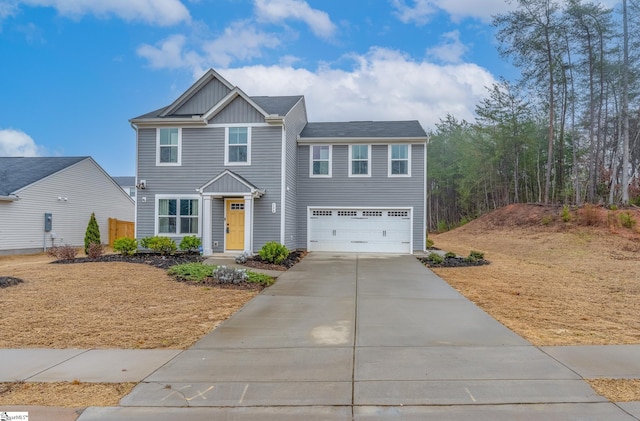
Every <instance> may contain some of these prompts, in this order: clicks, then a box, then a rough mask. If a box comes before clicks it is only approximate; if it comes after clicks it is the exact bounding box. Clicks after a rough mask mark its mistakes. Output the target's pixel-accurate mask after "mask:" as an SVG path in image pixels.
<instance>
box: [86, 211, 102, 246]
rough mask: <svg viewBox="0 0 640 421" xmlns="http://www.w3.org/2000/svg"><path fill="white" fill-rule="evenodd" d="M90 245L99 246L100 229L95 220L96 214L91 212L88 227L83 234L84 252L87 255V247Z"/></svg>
mask: <svg viewBox="0 0 640 421" xmlns="http://www.w3.org/2000/svg"><path fill="white" fill-rule="evenodd" d="M91 244H100V227H99V226H98V221H97V220H96V214H95V213H93V212H91V218H89V225H87V231H86V232H85V234H84V252H85V253H86V254H89V246H90V245H91Z"/></svg>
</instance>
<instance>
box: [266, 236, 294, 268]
mask: <svg viewBox="0 0 640 421" xmlns="http://www.w3.org/2000/svg"><path fill="white" fill-rule="evenodd" d="M258 254H259V255H260V258H261V259H262V260H264V261H265V262H268V263H275V264H277V265H279V264H280V263H282V262H283V261H284V259H286V258H287V257H288V256H289V250H288V249H287V247H286V246H284V245H283V244H280V243H276V242H275V241H269V242H268V243H266V244H265V245H264V246H262V248H261V249H260V251H259V252H258Z"/></svg>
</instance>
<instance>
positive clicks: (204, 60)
mask: <svg viewBox="0 0 640 421" xmlns="http://www.w3.org/2000/svg"><path fill="white" fill-rule="evenodd" d="M186 43H187V38H186V37H185V36H184V35H179V34H177V35H171V36H169V37H168V38H165V39H164V40H162V41H160V42H159V43H158V44H156V45H155V46H154V45H149V44H143V45H141V46H140V47H138V49H137V53H138V55H139V56H140V57H143V58H145V59H147V60H148V61H149V64H150V65H151V67H154V68H157V69H189V70H191V71H192V72H193V74H194V76H197V75H201V74H202V73H203V71H204V70H205V68H209V67H227V66H229V65H230V64H231V63H233V62H234V61H235V60H250V59H253V58H256V57H260V56H261V55H262V52H263V50H264V49H266V48H276V47H277V46H279V45H280V41H279V40H278V38H277V37H275V36H274V35H271V34H268V33H265V32H261V31H259V30H257V29H256V28H255V27H254V26H252V25H250V24H249V23H248V22H244V21H242V22H234V23H232V24H231V26H229V27H228V28H226V29H225V31H224V33H223V34H222V35H220V36H219V37H218V38H215V39H213V40H206V41H200V46H199V47H200V48H199V49H198V50H194V49H187V48H186V47H185V45H186Z"/></svg>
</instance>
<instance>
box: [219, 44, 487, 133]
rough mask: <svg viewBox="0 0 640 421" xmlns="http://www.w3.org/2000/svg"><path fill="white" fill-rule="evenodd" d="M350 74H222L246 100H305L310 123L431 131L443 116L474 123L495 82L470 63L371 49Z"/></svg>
mask: <svg viewBox="0 0 640 421" xmlns="http://www.w3.org/2000/svg"><path fill="white" fill-rule="evenodd" d="M352 59H353V60H354V61H355V66H354V67H353V69H351V70H342V69H334V68H331V67H329V66H325V67H322V68H319V69H317V70H316V71H311V70H306V69H295V68H292V67H282V66H269V67H267V66H247V67H242V68H235V69H220V73H221V74H222V75H224V77H225V78H226V79H227V80H229V81H230V82H231V83H233V84H234V85H237V86H239V87H240V88H242V90H243V91H244V92H246V93H247V94H248V95H300V94H302V95H304V96H305V99H306V102H307V110H308V113H309V119H310V120H312V121H349V120H414V119H415V120H420V122H421V123H422V125H423V126H424V127H425V128H426V129H429V128H433V127H434V126H435V123H437V122H438V121H439V120H440V119H441V118H444V117H446V115H447V114H452V115H455V116H456V117H457V118H460V119H467V120H472V119H473V118H474V109H475V106H476V104H477V103H478V102H479V101H480V99H481V98H483V97H484V96H485V95H486V87H487V86H491V85H492V84H493V83H494V82H495V79H494V78H493V76H492V75H491V74H490V73H489V72H488V71H487V70H485V69H483V68H481V67H479V66H477V65H475V64H469V63H460V64H456V65H446V66H439V65H436V64H433V63H429V62H426V61H421V62H418V61H413V60H411V59H410V58H408V57H407V56H406V55H404V54H402V53H401V52H398V51H394V50H388V49H382V48H373V49H371V50H370V51H369V52H368V53H367V54H365V55H361V56H352Z"/></svg>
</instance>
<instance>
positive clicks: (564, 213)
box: [560, 205, 571, 222]
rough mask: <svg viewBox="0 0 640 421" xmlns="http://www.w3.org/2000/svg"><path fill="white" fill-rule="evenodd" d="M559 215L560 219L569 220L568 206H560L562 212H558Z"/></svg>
mask: <svg viewBox="0 0 640 421" xmlns="http://www.w3.org/2000/svg"><path fill="white" fill-rule="evenodd" d="M560 216H561V217H562V220H563V221H564V222H569V221H571V212H570V211H569V206H567V205H564V206H563V207H562V213H561V214H560Z"/></svg>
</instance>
